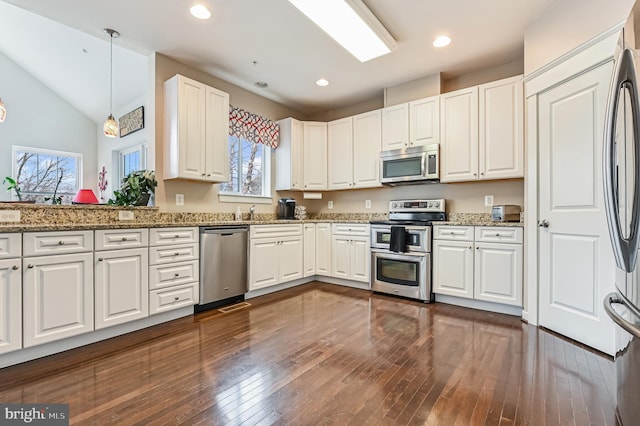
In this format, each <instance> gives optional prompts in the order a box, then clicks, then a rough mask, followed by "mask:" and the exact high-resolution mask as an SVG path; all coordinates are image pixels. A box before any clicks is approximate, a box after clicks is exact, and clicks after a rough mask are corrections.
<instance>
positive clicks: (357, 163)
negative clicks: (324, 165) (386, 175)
mask: <svg viewBox="0 0 640 426" xmlns="http://www.w3.org/2000/svg"><path fill="white" fill-rule="evenodd" d="M381 150H382V114H381V112H380V110H376V111H370V112H365V113H364V114H359V115H356V116H354V117H353V186H354V187H355V188H372V187H376V186H382V185H381V184H380V151H381Z"/></svg>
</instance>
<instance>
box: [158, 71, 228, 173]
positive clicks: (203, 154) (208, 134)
mask: <svg viewBox="0 0 640 426" xmlns="http://www.w3.org/2000/svg"><path fill="white" fill-rule="evenodd" d="M164 98H165V99H164V101H165V102H164V103H165V105H164V106H165V120H164V121H165V122H164V126H165V131H164V139H165V176H164V178H165V179H191V180H199V181H206V182H226V181H227V180H228V177H229V176H228V174H229V172H228V170H227V161H228V137H229V95H228V94H227V93H225V92H222V91H220V90H217V89H214V88H213V87H209V86H207V85H205V84H203V83H200V82H198V81H195V80H191V79H189V78H186V77H184V76H181V75H176V76H174V77H172V78H170V79H169V80H167V81H166V82H165V83H164Z"/></svg>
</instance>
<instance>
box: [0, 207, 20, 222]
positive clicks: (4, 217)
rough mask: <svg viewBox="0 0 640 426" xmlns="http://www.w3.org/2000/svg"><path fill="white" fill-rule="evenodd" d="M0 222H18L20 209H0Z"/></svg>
mask: <svg viewBox="0 0 640 426" xmlns="http://www.w3.org/2000/svg"><path fill="white" fill-rule="evenodd" d="M0 222H20V210H0Z"/></svg>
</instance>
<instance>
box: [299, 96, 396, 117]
mask: <svg viewBox="0 0 640 426" xmlns="http://www.w3.org/2000/svg"><path fill="white" fill-rule="evenodd" d="M383 107H384V94H383V91H382V90H381V91H380V94H379V95H377V96H375V97H373V98H371V99H366V100H364V101H362V102H357V103H355V104H352V105H348V106H346V107H342V108H336V109H330V110H328V111H324V112H320V113H314V114H310V115H309V116H307V118H306V120H309V121H327V122H329V121H333V120H337V119H339V118H344V117H350V116H352V115H356V114H360V113H362V112H368V111H374V110H376V109H380V108H383Z"/></svg>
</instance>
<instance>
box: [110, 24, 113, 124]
mask: <svg viewBox="0 0 640 426" xmlns="http://www.w3.org/2000/svg"><path fill="white" fill-rule="evenodd" d="M109 35H110V36H111V43H110V45H111V47H110V53H109V62H110V67H109V115H113V32H111V34H109Z"/></svg>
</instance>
